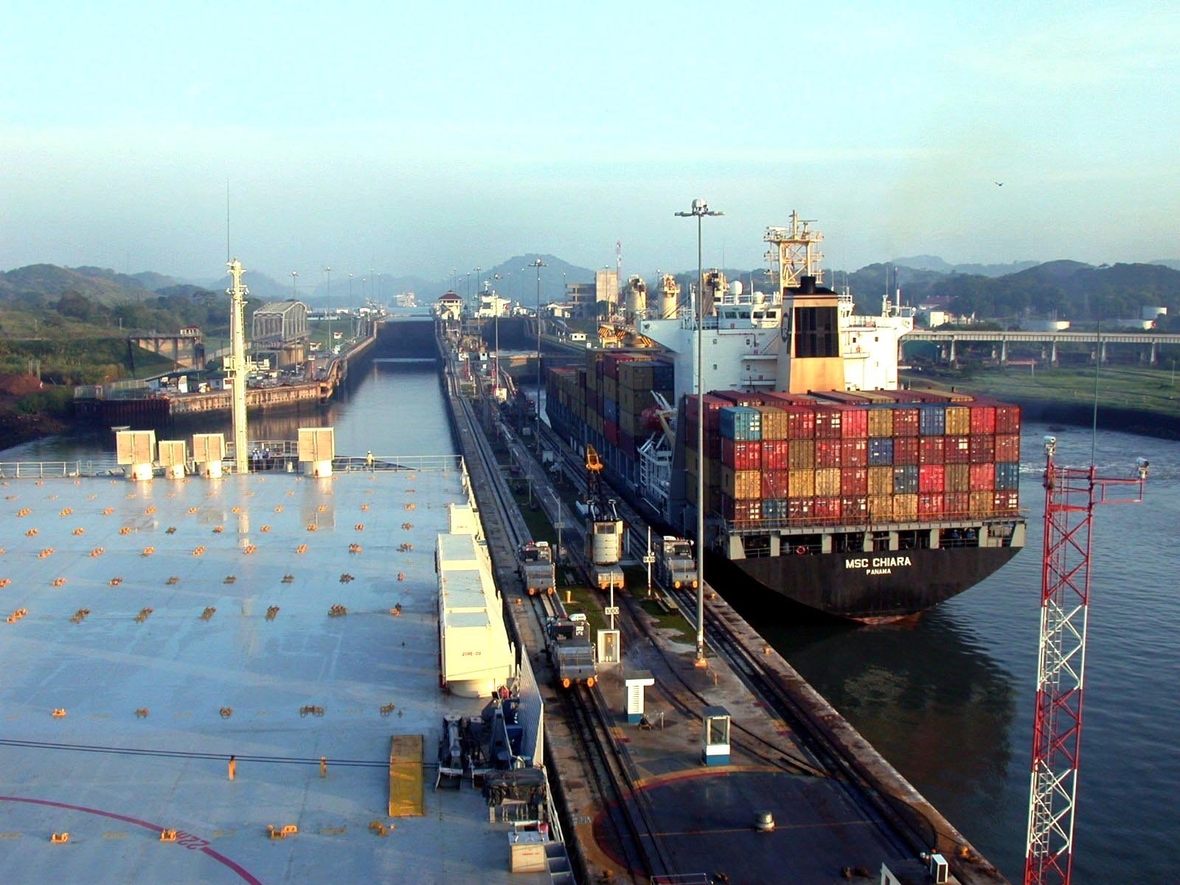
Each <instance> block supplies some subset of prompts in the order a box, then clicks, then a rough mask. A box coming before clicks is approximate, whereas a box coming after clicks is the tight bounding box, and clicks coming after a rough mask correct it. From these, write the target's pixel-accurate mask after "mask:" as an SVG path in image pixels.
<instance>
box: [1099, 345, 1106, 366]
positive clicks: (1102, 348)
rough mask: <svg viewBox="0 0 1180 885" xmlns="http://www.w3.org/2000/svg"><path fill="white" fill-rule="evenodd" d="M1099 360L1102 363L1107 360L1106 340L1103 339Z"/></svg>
mask: <svg viewBox="0 0 1180 885" xmlns="http://www.w3.org/2000/svg"><path fill="white" fill-rule="evenodd" d="M1098 362H1100V363H1104V362H1106V342H1105V341H1103V342H1102V344H1101V345H1100V346H1099V348H1098Z"/></svg>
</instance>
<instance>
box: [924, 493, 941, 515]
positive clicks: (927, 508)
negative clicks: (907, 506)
mask: <svg viewBox="0 0 1180 885" xmlns="http://www.w3.org/2000/svg"><path fill="white" fill-rule="evenodd" d="M945 509H946V498H945V496H944V495H943V494H942V492H926V493H922V494H919V495H918V515H919V516H936V515H938V514H941V513H942V512H943V511H944V510H945Z"/></svg>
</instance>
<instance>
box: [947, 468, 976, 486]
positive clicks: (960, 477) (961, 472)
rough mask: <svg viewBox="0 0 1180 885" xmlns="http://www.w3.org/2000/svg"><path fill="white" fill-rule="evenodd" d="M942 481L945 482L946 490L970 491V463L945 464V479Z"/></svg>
mask: <svg viewBox="0 0 1180 885" xmlns="http://www.w3.org/2000/svg"><path fill="white" fill-rule="evenodd" d="M944 481H945V482H946V486H945V488H946V490H947V491H948V492H969V491H971V465H970V464H948V465H946V479H945V480H944Z"/></svg>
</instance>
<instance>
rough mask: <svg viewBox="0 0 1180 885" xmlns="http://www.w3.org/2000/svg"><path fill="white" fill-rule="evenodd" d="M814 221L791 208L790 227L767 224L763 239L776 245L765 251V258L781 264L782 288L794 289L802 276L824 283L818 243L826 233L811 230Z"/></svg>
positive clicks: (821, 256)
mask: <svg viewBox="0 0 1180 885" xmlns="http://www.w3.org/2000/svg"><path fill="white" fill-rule="evenodd" d="M811 223H812V222H811V221H809V220H805V219H801V218H800V217H799V213H798V212H794V211H793V212H791V224H790V226H789V227H768V228H767V229H766V233H765V235H763V237H762V239H763V240H765V241H766V242H767V243H772V244H773V245H774V246H775V247H776V248H775V249H769V250H767V252H766V260H767V261H769V262H770V264H771V266H772V267H773V266H774V265H776V264H777V265H778V269H779V291H780V292H782V290H784V289H789V288H790V289H793V288H797V287H798V286H799V280H800V278H801V277H804V276H808V277H815V282H816V283H817V284H819V285H822V284H823V281H824V279H823V274H824V272H823V270H821V269H820V267H819V263H820V262H821V261H823V258H824V254H823V253H822V252H820V251H819V249H818V248H817V246H818V245H819V243H820V242H821V241H822V240H823V238H824V235H823V234H821V233H820V232H819V231H816V230H811V228H810V225H811Z"/></svg>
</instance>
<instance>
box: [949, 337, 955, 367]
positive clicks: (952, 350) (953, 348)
mask: <svg viewBox="0 0 1180 885" xmlns="http://www.w3.org/2000/svg"><path fill="white" fill-rule="evenodd" d="M949 361H950V362H951V363H952V364H953V363H954V362H955V339H954V338H952V339H951V356H950V360H949Z"/></svg>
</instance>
